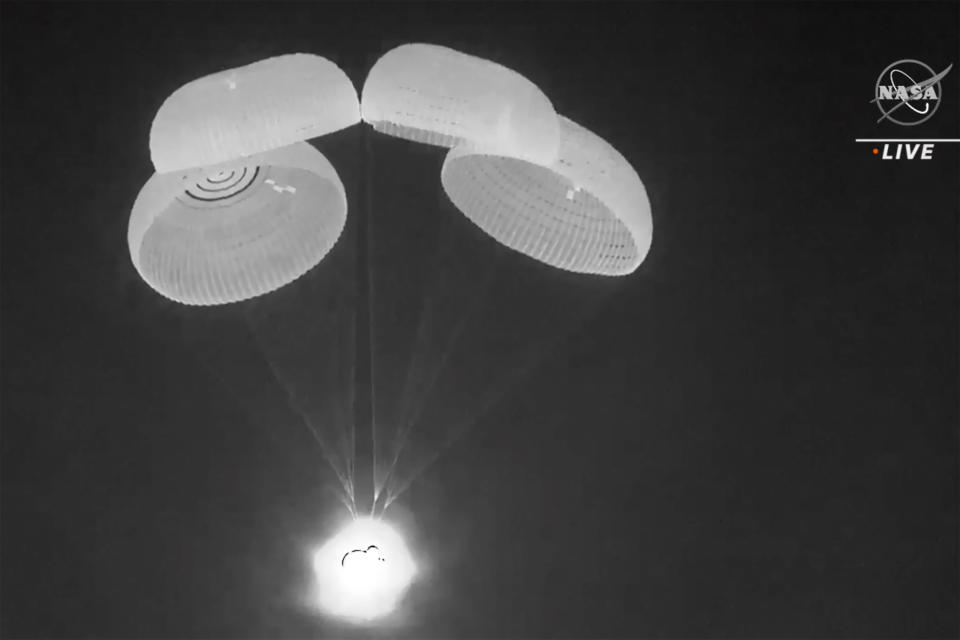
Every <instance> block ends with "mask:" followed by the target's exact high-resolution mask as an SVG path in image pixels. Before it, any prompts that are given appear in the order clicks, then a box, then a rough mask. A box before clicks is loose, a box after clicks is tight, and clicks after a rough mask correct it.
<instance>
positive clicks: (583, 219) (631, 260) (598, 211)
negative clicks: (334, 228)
mask: <svg viewBox="0 0 960 640" xmlns="http://www.w3.org/2000/svg"><path fill="white" fill-rule="evenodd" d="M559 123H560V132H561V135H560V150H559V154H558V156H557V158H556V160H554V161H553V162H551V163H549V164H538V163H532V162H529V161H526V160H522V159H518V158H516V157H510V156H508V155H504V154H502V153H499V152H497V151H495V150H489V149H483V148H482V147H480V146H472V145H469V144H465V145H462V146H459V147H456V148H454V149H452V150H451V151H450V152H449V153H448V154H447V158H446V160H445V161H444V164H443V169H442V171H441V181H442V183H443V188H444V190H445V191H446V192H447V195H448V196H449V197H450V199H451V200H452V201H453V203H454V205H456V207H457V208H458V209H459V210H460V211H462V212H463V213H464V215H466V216H467V218H469V219H470V220H471V221H472V222H473V223H474V224H476V225H477V226H478V227H480V228H481V229H482V230H483V231H484V232H486V233H487V234H488V235H490V236H492V237H493V238H495V239H496V240H497V241H499V242H500V243H502V244H504V245H506V246H508V247H510V248H511V249H514V250H516V251H519V252H521V253H524V254H526V255H528V256H530V257H532V258H535V259H537V260H539V261H541V262H544V263H546V264H548V265H551V266H554V267H557V268H560V269H566V270H568V271H574V272H579V273H590V274H599V275H605V276H619V275H626V274H629V273H631V272H633V271H635V270H636V269H637V267H638V266H639V265H640V263H641V262H642V261H643V259H644V257H646V255H647V252H648V251H649V249H650V243H651V240H652V233H653V224H652V220H651V216H650V202H649V200H648V198H647V193H646V190H645V189H644V187H643V183H642V182H641V181H640V178H639V177H638V176H637V173H636V172H635V171H634V170H633V168H632V167H631V166H630V164H629V163H628V162H627V161H626V160H625V159H624V157H623V156H622V155H620V153H619V152H617V150H616V149H614V148H613V147H612V146H611V145H610V144H608V143H607V142H606V141H604V140H603V139H601V138H600V137H599V136H597V135H596V134H594V133H592V132H591V131H589V130H587V129H585V128H584V127H582V126H580V125H578V124H576V123H575V122H573V121H571V120H569V119H567V118H564V117H562V116H561V117H560V118H559Z"/></svg>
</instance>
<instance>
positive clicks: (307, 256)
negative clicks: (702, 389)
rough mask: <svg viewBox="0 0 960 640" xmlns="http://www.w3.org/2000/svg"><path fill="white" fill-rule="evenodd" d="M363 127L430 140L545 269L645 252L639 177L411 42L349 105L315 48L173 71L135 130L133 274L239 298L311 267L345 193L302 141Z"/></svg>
mask: <svg viewBox="0 0 960 640" xmlns="http://www.w3.org/2000/svg"><path fill="white" fill-rule="evenodd" d="M360 122H366V123H368V124H370V125H371V126H373V127H374V129H376V130H377V131H381V132H383V133H386V134H389V135H393V136H397V137H400V138H405V139H409V140H413V141H416V142H421V143H426V144H432V145H438V146H442V147H447V148H449V149H450V151H449V152H448V153H447V157H446V160H445V161H444V164H443V168H442V171H441V176H440V178H441V182H442V185H443V189H444V190H445V192H446V193H447V195H448V196H449V198H450V200H451V201H452V202H453V204H454V205H455V206H456V207H457V208H458V209H459V210H460V211H461V212H463V214H464V215H466V216H467V218H468V219H470V220H471V221H472V222H473V223H474V224H476V225H477V226H478V227H480V228H481V229H482V230H483V231H484V232H486V233H487V234H489V235H490V236H492V237H493V238H495V239H496V240H497V241H499V242H500V243H502V244H504V245H506V246H508V247H510V248H511V249H514V250H516V251H519V252H521V253H524V254H526V255H528V256H531V257H533V258H535V259H537V260H539V261H541V262H544V263H546V264H549V265H552V266H554V267H557V268H560V269H566V270H569V271H574V272H580V273H591V274H598V275H607V276H616V275H625V274H628V273H631V272H633V271H634V270H635V269H636V268H637V267H638V266H639V265H640V263H641V262H642V261H643V259H644V257H645V256H646V254H647V251H648V250H649V248H650V242H651V237H652V222H651V216H650V204H649V201H648V199H647V195H646V192H645V190H644V187H643V184H642V183H641V181H640V179H639V177H638V176H637V174H636V172H635V171H634V170H633V169H632V167H631V166H630V165H629V163H628V162H627V161H626V160H625V159H624V158H623V156H622V155H620V153H618V152H617V151H616V150H615V149H614V148H613V147H612V146H611V145H610V144H608V143H607V142H605V141H604V140H602V139H601V138H599V137H598V136H597V135H595V134H593V133H592V132H590V131H589V130H588V129H586V128H584V127H582V126H580V125H578V124H576V123H574V122H572V121H571V120H569V119H567V118H564V117H563V116H561V115H558V114H557V113H556V111H555V110H554V107H553V105H552V104H551V102H550V100H549V99H548V98H547V97H546V96H545V95H544V94H543V92H542V91H541V90H540V89H539V88H538V87H537V86H536V85H535V84H533V83H532V82H530V81H529V80H527V79H526V78H524V77H523V76H521V75H520V74H518V73H516V72H514V71H512V70H510V69H507V68H505V67H503V66H501V65H499V64H496V63H494V62H491V61H488V60H484V59H481V58H477V57H474V56H470V55H467V54H464V53H460V52H458V51H454V50H452V49H448V48H445V47H440V46H435V45H428V44H408V45H402V46H399V47H397V48H395V49H393V50H391V51H389V52H387V53H386V54H384V55H383V56H382V57H381V58H380V59H379V60H378V61H377V62H376V64H375V65H374V66H373V68H372V69H371V70H370V73H369V75H368V77H367V80H366V82H365V84H364V87H363V90H362V99H358V96H357V92H356V89H355V88H354V86H353V85H352V83H351V82H350V80H349V78H348V77H347V76H346V74H345V73H344V72H343V71H342V70H341V69H340V68H339V67H337V66H336V65H335V64H334V63H333V62H331V61H330V60H327V59H326V58H322V57H320V56H316V55H309V54H292V55H284V56H279V57H275V58H269V59H267V60H262V61H260V62H256V63H253V64H250V65H248V66H244V67H239V68H236V69H230V70H227V71H222V72H220V73H215V74H213V75H209V76H206V77H203V78H200V79H198V80H195V81H193V82H190V83H188V84H186V85H184V86H183V87H181V88H180V89H178V90H177V91H175V92H174V93H173V94H172V95H171V96H170V97H169V98H167V100H166V101H165V102H164V103H163V105H162V106H161V107H160V109H159V111H158V112H157V114H156V117H155V118H154V121H153V125H152V128H151V131H150V155H151V160H152V162H153V165H154V167H155V169H156V173H155V174H154V175H153V176H152V177H151V178H150V179H149V180H148V181H147V183H146V184H145V185H144V187H143V188H142V189H141V191H140V194H139V195H138V197H137V199H136V202H135V203H134V206H133V211H132V212H131V215H130V223H129V230H128V243H129V248H130V255H131V258H132V261H133V264H134V266H135V267H136V269H137V272H138V273H139V274H140V276H141V277H142V278H143V280H144V281H146V282H147V284H149V285H150V286H151V287H152V288H153V289H155V290H156V291H157V292H158V293H160V294H161V295H163V296H165V297H167V298H169V299H172V300H174V301H177V302H180V303H183V304H192V305H215V304H224V303H229V302H236V301H240V300H245V299H248V298H252V297H255V296H259V295H262V294H265V293H268V292H270V291H273V290H275V289H278V288H279V287H282V286H284V285H286V284H288V283H290V282H292V281H293V280H295V279H296V278H298V277H300V276H302V275H303V274H305V273H306V272H307V271H309V270H310V269H311V268H313V267H314V266H316V265H317V264H318V263H319V262H320V261H321V260H322V259H323V257H324V256H325V255H326V254H327V253H328V252H329V251H330V249H331V248H332V247H333V246H334V244H335V243H336V242H337V239H338V238H339V236H340V234H341V232H342V231H343V228H344V225H345V222H346V215H347V199H346V194H345V191H344V187H343V184H342V182H341V181H340V178H339V176H338V175H337V172H336V170H335V169H334V168H333V166H332V165H331V164H330V162H329V161H328V160H327V159H326V158H325V157H324V156H323V155H322V154H321V153H320V152H319V151H318V150H317V149H315V148H314V147H313V146H311V145H310V144H307V143H306V142H305V141H306V140H309V139H311V138H316V137H319V136H323V135H326V134H329V133H333V132H335V131H338V130H341V129H345V128H347V127H350V126H353V125H355V124H358V123H360Z"/></svg>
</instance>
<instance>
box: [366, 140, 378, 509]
mask: <svg viewBox="0 0 960 640" xmlns="http://www.w3.org/2000/svg"><path fill="white" fill-rule="evenodd" d="M363 164H364V167H363V168H364V171H363V182H364V183H363V191H364V204H365V205H366V209H367V210H366V211H365V212H364V214H365V217H366V221H367V225H366V231H367V259H366V267H367V308H366V312H367V336H368V338H369V349H370V358H369V366H370V378H369V379H370V474H371V480H372V481H373V500H372V501H371V503H370V515H371V516H372V515H374V512H375V511H376V508H377V498H379V497H380V489H381V487H380V486H378V485H377V402H376V399H377V389H376V380H377V376H376V372H375V371H374V358H375V357H376V353H377V350H376V345H375V344H374V330H373V329H374V327H373V296H374V291H373V256H375V255H376V254H375V253H374V246H373V228H372V227H373V206H374V205H373V173H374V168H373V146H372V143H371V135H370V131H369V128H368V127H363Z"/></svg>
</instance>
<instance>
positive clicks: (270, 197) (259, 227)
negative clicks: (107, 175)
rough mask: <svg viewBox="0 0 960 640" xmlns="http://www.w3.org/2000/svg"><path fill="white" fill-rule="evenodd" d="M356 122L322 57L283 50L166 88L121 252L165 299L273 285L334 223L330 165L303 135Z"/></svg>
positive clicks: (232, 296) (323, 250) (350, 99)
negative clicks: (150, 168)
mask: <svg viewBox="0 0 960 640" xmlns="http://www.w3.org/2000/svg"><path fill="white" fill-rule="evenodd" d="M359 121H360V103H359V100H358V98H357V93H356V90H355V89H354V87H353V85H352V84H351V83H350V80H349V79H348V78H347V76H346V75H345V74H344V73H343V71H341V70H340V69H339V68H338V67H337V66H336V65H335V64H334V63H333V62H331V61H329V60H326V59H325V58H321V57H319V56H315V55H307V54H292V55H285V56H278V57H275V58H269V59H267V60H262V61H260V62H256V63H254V64H251V65H247V66H244V67H239V68H236V69H228V70H226V71H221V72H219V73H215V74H213V75H209V76H206V77H203V78H200V79H198V80H194V81H192V82H190V83H188V84H186V85H184V86H183V87H181V88H180V89H178V90H176V91H175V92H174V93H173V94H172V95H171V96H170V97H169V98H167V99H166V101H164V103H163V105H162V106H161V107H160V109H159V111H158V112H157V114H156V117H155V118H154V120H153V125H152V127H151V130H150V155H151V159H152V161H153V164H154V166H155V168H156V170H157V172H158V173H156V174H155V175H154V176H153V177H151V178H150V179H149V180H148V181H147V183H146V185H144V187H143V189H141V191H140V194H139V195H138V197H137V200H136V202H135V203H134V206H133V211H132V212H131V215H130V223H129V228H128V235H127V239H128V244H129V249H130V257H131V259H132V261H133V264H134V266H135V267H136V269H137V272H138V273H139V274H140V276H141V277H142V278H143V279H144V281H146V282H147V284H149V285H150V286H151V287H152V288H153V289H155V290H156V291H157V292H158V293H160V294H161V295H163V296H165V297H167V298H170V299H171V300H174V301H177V302H180V303H183V304H193V305H215V304H225V303H229V302H236V301H239V300H245V299H247V298H252V297H255V296H259V295H262V294H264V293H267V292H270V291H273V290H275V289H277V288H279V287H281V286H283V285H285V284H288V283H290V282H291V281H293V280H295V279H296V278H298V277H300V276H301V275H303V274H304V273H306V272H307V271H308V270H310V269H311V268H312V267H314V266H315V265H316V264H317V263H318V262H320V260H321V259H323V257H324V256H325V255H326V254H327V253H328V252H329V250H330V249H331V247H332V246H333V245H334V243H335V242H336V241H337V239H338V238H339V236H340V233H341V231H342V230H343V227H344V223H345V220H346V214H347V202H346V194H345V192H344V188H343V184H342V183H341V181H340V178H339V176H338V175H337V172H336V170H335V169H334V168H333V166H332V165H331V164H330V163H329V162H328V161H327V159H326V158H325V157H324V156H323V155H322V154H321V153H320V152H319V151H317V150H316V149H314V148H313V147H311V146H310V145H308V144H306V143H304V142H303V140H306V139H308V138H313V137H317V136H320V135H323V134H326V133H331V132H333V131H337V130H339V129H343V128H345V127H348V126H351V125H353V124H356V123H358V122H359Z"/></svg>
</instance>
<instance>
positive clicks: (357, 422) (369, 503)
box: [353, 127, 374, 513]
mask: <svg viewBox="0 0 960 640" xmlns="http://www.w3.org/2000/svg"><path fill="white" fill-rule="evenodd" d="M361 135H363V137H364V148H366V146H367V145H368V144H369V133H368V132H367V128H366V127H364V128H363V129H362V134H361ZM367 155H369V154H361V162H362V163H363V165H364V167H363V168H364V171H361V175H363V176H366V167H367V164H368V158H367ZM368 195H369V194H368V192H367V189H366V188H363V189H360V200H361V202H360V206H359V207H358V209H359V213H360V215H359V216H357V218H356V220H357V262H356V265H357V283H356V284H357V304H356V310H357V316H356V331H357V334H356V337H355V341H354V344H355V345H356V359H355V374H356V375H355V377H354V380H355V381H356V382H355V384H356V387H355V395H354V399H355V402H354V447H353V454H354V473H353V481H354V504H355V505H356V507H357V511H358V512H360V513H366V512H368V511H369V512H371V513H372V511H373V502H374V500H373V494H374V491H373V484H374V482H373V477H374V467H373V464H372V461H373V385H372V375H371V371H372V360H373V353H372V349H371V346H372V344H373V342H372V339H371V337H370V334H371V326H370V256H369V246H368V243H369V237H370V213H371V212H370V206H369V202H368V197H367V196H368Z"/></svg>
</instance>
